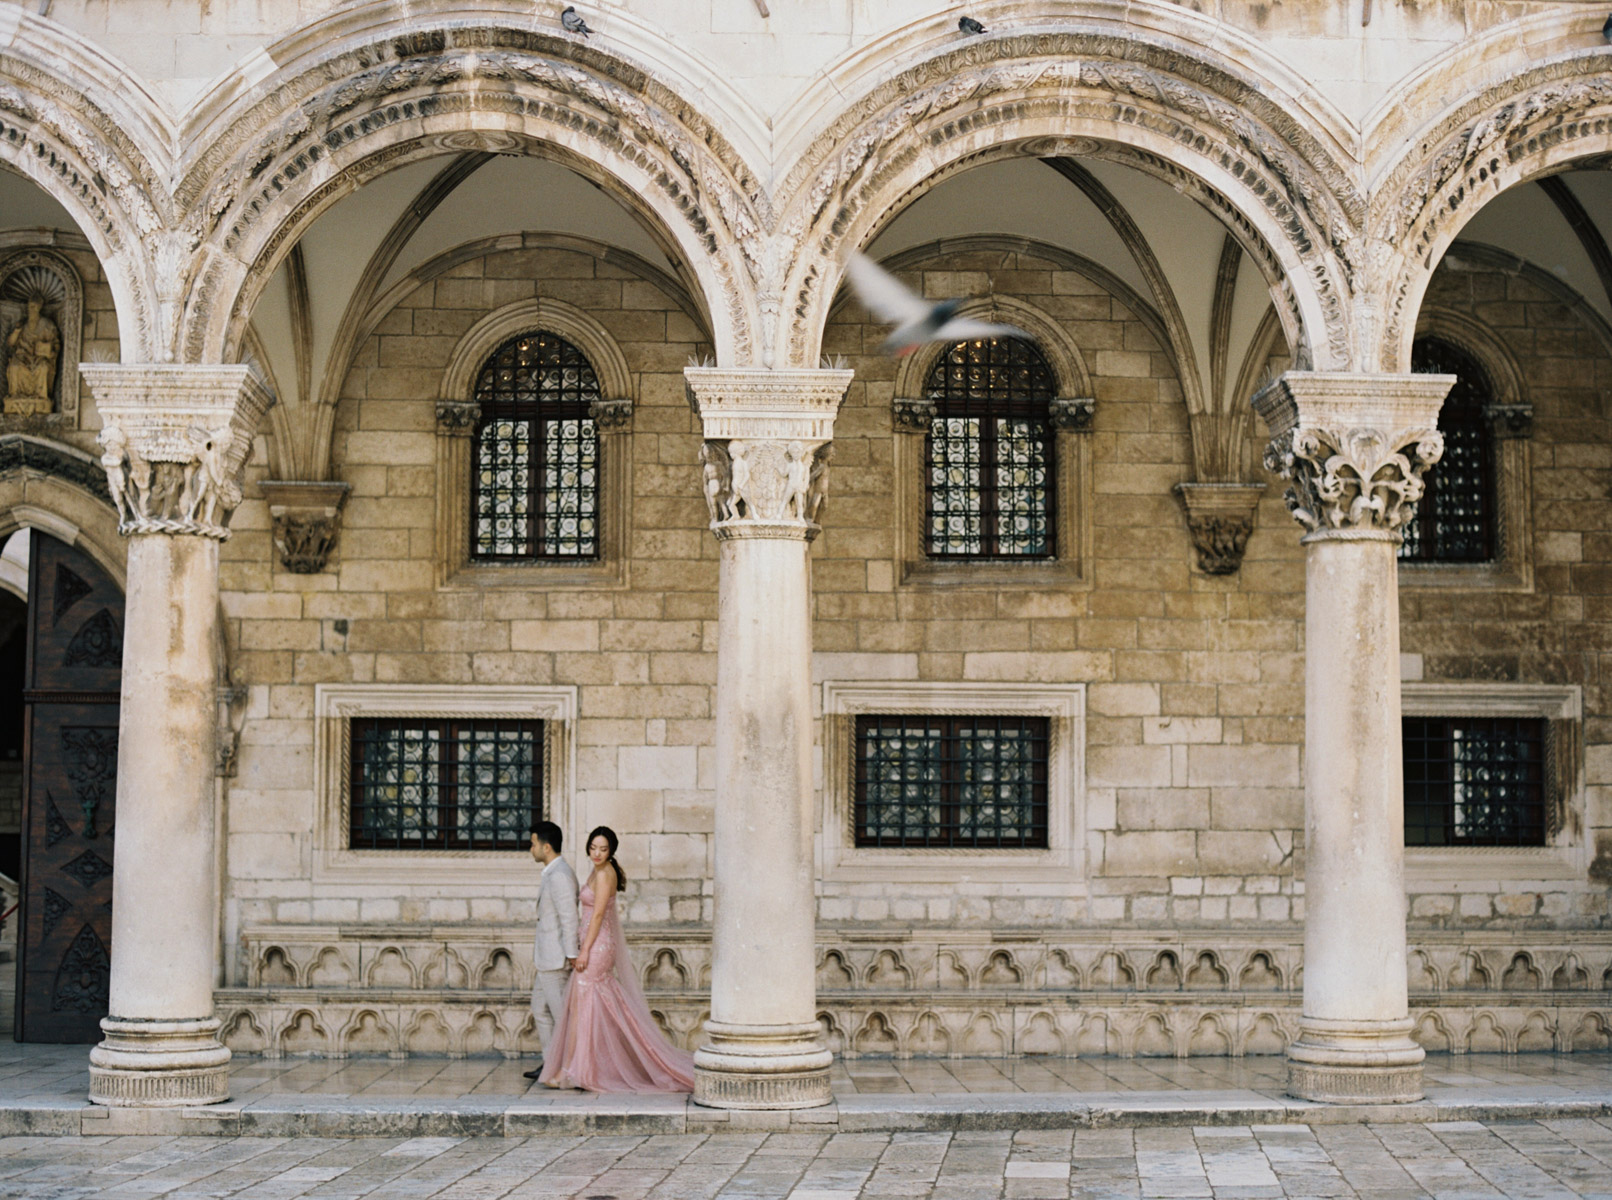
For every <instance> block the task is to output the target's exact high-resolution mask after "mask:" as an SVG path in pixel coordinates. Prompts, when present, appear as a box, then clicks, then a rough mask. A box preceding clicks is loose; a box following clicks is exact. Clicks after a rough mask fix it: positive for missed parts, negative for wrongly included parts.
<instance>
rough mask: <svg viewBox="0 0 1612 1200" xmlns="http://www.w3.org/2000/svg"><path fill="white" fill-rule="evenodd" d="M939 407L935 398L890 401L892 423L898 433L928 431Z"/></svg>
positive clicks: (898, 398) (897, 398)
mask: <svg viewBox="0 0 1612 1200" xmlns="http://www.w3.org/2000/svg"><path fill="white" fill-rule="evenodd" d="M938 411H939V407H938V406H937V405H936V404H935V402H934V401H933V400H903V399H902V398H900V397H899V396H898V397H896V399H894V400H892V401H890V424H891V426H892V427H893V428H894V429H895V430H896V432H898V433H928V432H929V423H930V422H931V421H933V420H934V419H935V414H936V413H937V412H938Z"/></svg>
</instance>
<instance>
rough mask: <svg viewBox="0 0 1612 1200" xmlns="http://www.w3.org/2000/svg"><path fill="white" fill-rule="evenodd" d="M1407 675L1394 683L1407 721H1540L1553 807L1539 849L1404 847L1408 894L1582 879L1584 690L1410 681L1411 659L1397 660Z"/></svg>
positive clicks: (1584, 855)
mask: <svg viewBox="0 0 1612 1200" xmlns="http://www.w3.org/2000/svg"><path fill="white" fill-rule="evenodd" d="M1402 663H1403V666H1402V670H1404V671H1406V672H1407V673H1408V674H1409V675H1410V676H1411V677H1410V678H1407V679H1405V680H1404V681H1402V682H1401V684H1400V710H1401V713H1402V715H1404V716H1413V717H1541V718H1543V719H1544V720H1545V721H1546V722H1547V729H1548V731H1549V734H1550V736H1551V738H1552V739H1553V741H1554V755H1553V759H1554V765H1555V772H1556V775H1555V779H1554V780H1553V781H1551V782H1550V783H1549V785H1548V787H1549V802H1551V803H1554V805H1555V806H1556V813H1555V816H1554V817H1553V818H1551V817H1548V818H1547V822H1546V824H1547V828H1548V829H1550V830H1553V831H1554V832H1553V833H1551V834H1550V835H1549V837H1548V838H1547V844H1546V845H1544V846H1464V845H1462V846H1407V847H1405V877H1406V881H1407V885H1408V887H1409V888H1410V890H1411V891H1427V890H1432V889H1436V888H1437V887H1439V886H1441V885H1444V884H1449V883H1491V884H1492V883H1494V882H1495V881H1497V880H1498V881H1504V880H1507V879H1525V880H1528V879H1582V878H1583V876H1584V872H1585V871H1587V870H1588V869H1589V858H1588V853H1589V850H1588V843H1587V842H1586V841H1585V838H1584V832H1583V831H1584V803H1585V790H1584V789H1585V759H1584V727H1583V689H1582V688H1580V687H1579V686H1578V685H1576V684H1571V685H1558V684H1536V683H1466V682H1462V683H1444V682H1424V681H1422V680H1420V679H1418V678H1415V676H1416V675H1417V674H1419V671H1418V670H1417V660H1416V656H1415V655H1407V656H1405V657H1404V659H1402Z"/></svg>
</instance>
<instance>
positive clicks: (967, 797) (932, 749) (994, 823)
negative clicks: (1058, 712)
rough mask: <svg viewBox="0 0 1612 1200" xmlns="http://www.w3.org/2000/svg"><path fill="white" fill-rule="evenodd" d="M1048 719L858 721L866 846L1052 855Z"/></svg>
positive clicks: (860, 833) (861, 838) (859, 834)
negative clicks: (1026, 851)
mask: <svg viewBox="0 0 1612 1200" xmlns="http://www.w3.org/2000/svg"><path fill="white" fill-rule="evenodd" d="M1049 741H1050V730H1049V722H1048V720H1047V718H1046V717H1022V716H988V717H956V716H922V715H906V716H886V715H878V716H859V717H857V718H856V765H855V780H854V786H855V797H856V799H855V813H854V816H853V820H854V823H855V830H856V844H857V845H858V846H895V847H908V848H912V847H919V848H922V847H942V848H953V847H972V848H977V849H982V850H983V849H990V850H1000V849H1021V848H1022V849H1045V848H1046V846H1047V763H1048V757H1049V745H1048V743H1049Z"/></svg>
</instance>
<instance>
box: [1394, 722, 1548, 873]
mask: <svg viewBox="0 0 1612 1200" xmlns="http://www.w3.org/2000/svg"><path fill="white" fill-rule="evenodd" d="M1403 730H1404V756H1405V845H1407V846H1543V845H1544V844H1545V839H1546V836H1547V834H1548V832H1549V820H1548V815H1549V813H1548V799H1549V787H1548V784H1547V781H1548V780H1549V779H1550V771H1549V764H1548V762H1547V759H1548V752H1549V745H1550V743H1549V737H1548V731H1549V724H1548V722H1546V721H1545V720H1544V719H1542V718H1539V717H1406V718H1404V722H1403Z"/></svg>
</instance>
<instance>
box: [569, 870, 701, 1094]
mask: <svg viewBox="0 0 1612 1200" xmlns="http://www.w3.org/2000/svg"><path fill="white" fill-rule="evenodd" d="M581 900H582V928H583V930H584V931H586V930H587V928H588V926H589V923H590V922H591V921H592V920H593V906H594V895H593V887H592V881H591V880H590V881H589V883H588V884H587V885H584V886H583V888H582V894H581ZM604 903H605V910H604V921H603V923H602V924H601V925H600V926H599V936H598V937H597V938H595V939H594V942H593V949H592V950H591V951H590V952H589V954H588V969H587V970H585V971H574V972H572V974H571V982H570V984H569V985H568V986H567V988H566V992H565V1012H564V1013H563V1014H561V1016H560V1019H559V1021H558V1022H556V1023H555V1026H554V1037H553V1039H552V1042H553V1044H552V1045H548V1046H544V1047H543V1073H542V1075H540V1076H539V1077H538V1078H539V1080H540V1081H541V1082H543V1083H548V1084H553V1085H555V1086H556V1087H574V1088H585V1089H586V1090H587V1091H590V1092H691V1091H693V1090H694V1059H693V1056H692V1055H690V1054H688V1053H686V1052H685V1051H682V1050H679V1049H677V1048H676V1047H674V1046H673V1045H671V1044H670V1043H669V1042H668V1041H667V1040H666V1038H665V1037H664V1036H663V1035H662V1034H661V1031H660V1027H659V1026H658V1025H656V1024H655V1018H654V1017H652V1016H650V1013H649V1004H648V1003H647V1002H646V1001H645V1000H644V993H643V991H642V990H641V989H640V988H639V986H638V980H637V978H636V977H635V976H634V974H633V966H632V959H631V958H630V957H629V956H628V954H627V942H626V939H625V938H623V937H622V934H621V919H620V917H618V916H617V914H616V893H614V892H611V893H610V895H609V896H607V897H605V902H604Z"/></svg>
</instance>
